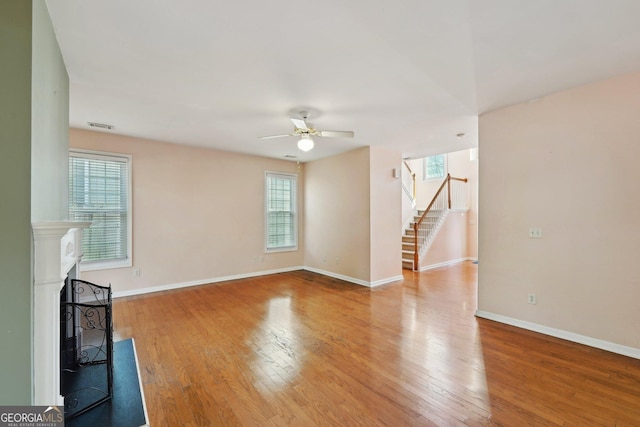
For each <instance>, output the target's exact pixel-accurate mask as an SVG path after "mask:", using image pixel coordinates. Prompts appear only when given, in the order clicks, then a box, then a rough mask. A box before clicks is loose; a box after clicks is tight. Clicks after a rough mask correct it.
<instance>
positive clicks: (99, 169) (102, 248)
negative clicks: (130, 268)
mask: <svg viewBox="0 0 640 427" xmlns="http://www.w3.org/2000/svg"><path fill="white" fill-rule="evenodd" d="M129 162H130V159H129V158H128V157H120V156H115V155H114V156H111V155H103V154H95V153H87V152H75V151H72V152H70V153H69V216H70V218H71V220H72V221H86V222H90V223H91V226H90V227H89V228H88V229H85V230H83V232H82V249H83V252H84V255H83V257H82V262H83V264H92V263H110V262H119V263H123V262H128V263H130V253H129V249H130V248H129V246H130V245H129V241H130V239H129V233H130V220H131V218H130V214H129V192H130V186H129ZM107 266H108V265H105V267H107Z"/></svg>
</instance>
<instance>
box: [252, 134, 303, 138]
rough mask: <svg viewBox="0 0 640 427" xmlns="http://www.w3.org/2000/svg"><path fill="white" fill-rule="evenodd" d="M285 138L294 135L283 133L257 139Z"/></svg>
mask: <svg viewBox="0 0 640 427" xmlns="http://www.w3.org/2000/svg"><path fill="white" fill-rule="evenodd" d="M285 136H295V135H294V134H292V133H284V134H282V135H269V136H259V137H258V139H271V138H283V137H285Z"/></svg>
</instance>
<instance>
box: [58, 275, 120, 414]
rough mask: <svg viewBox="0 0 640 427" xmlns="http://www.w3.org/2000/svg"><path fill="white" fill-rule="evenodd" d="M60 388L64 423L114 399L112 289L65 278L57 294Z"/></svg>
mask: <svg viewBox="0 0 640 427" xmlns="http://www.w3.org/2000/svg"><path fill="white" fill-rule="evenodd" d="M60 386H61V387H60V388H61V393H62V395H63V396H64V415H65V419H71V418H73V417H75V416H78V415H81V414H83V413H84V412H86V411H89V410H90V409H93V408H95V407H96V406H98V405H100V404H102V403H104V402H106V401H108V400H109V399H111V397H112V395H113V322H112V311H111V287H110V286H100V285H96V284H94V283H90V282H87V281H84V280H80V279H71V278H68V279H67V280H66V283H65V285H64V287H63V288H62V291H61V292H60Z"/></svg>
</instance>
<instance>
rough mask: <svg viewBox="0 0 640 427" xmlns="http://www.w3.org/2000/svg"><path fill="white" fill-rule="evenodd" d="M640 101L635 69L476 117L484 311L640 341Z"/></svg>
mask: <svg viewBox="0 0 640 427" xmlns="http://www.w3.org/2000/svg"><path fill="white" fill-rule="evenodd" d="M639 111H640V74H638V73H636V74H632V75H626V76H622V77H618V78H614V79H610V80H607V81H602V82H599V83H596V84H592V85H588V86H582V87H578V88H575V89H572V90H568V91H564V92H561V93H558V94H554V95H551V96H547V97H545V98H542V99H540V100H539V101H537V102H531V103H524V104H518V105H515V106H512V107H509V108H505V109H501V110H498V111H494V112H491V113H487V114H484V115H482V116H481V117H480V146H481V148H482V168H481V170H480V199H481V201H480V221H481V222H480V250H479V254H480V265H479V297H478V299H479V301H478V308H479V310H480V311H481V312H485V313H491V314H496V315H500V316H506V317H507V318H510V319H516V320H518V321H523V322H529V323H531V324H536V325H542V326H544V327H548V328H554V329H557V330H560V331H567V332H570V333H572V334H578V335H580V336H585V337H589V338H593V339H596V340H603V341H605V342H609V343H614V344H617V345H621V346H627V347H631V348H635V349H640V333H638V325H640V309H639V302H640V263H639V262H638V255H639V254H640V220H639V219H638V209H640V191H638V181H639V180H640V168H639V167H638V159H640V136H639V135H640V119H639V118H638V112H639ZM529 227H542V229H543V238H542V239H530V238H528V229H529ZM528 293H535V294H536V295H537V304H536V305H530V304H527V294H528ZM637 354H640V352H638V353H637Z"/></svg>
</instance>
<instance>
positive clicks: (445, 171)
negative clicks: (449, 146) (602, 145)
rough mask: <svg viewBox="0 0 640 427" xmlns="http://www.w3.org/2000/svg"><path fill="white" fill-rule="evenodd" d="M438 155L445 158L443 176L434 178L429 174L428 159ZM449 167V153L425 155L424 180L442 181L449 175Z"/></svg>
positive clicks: (423, 165) (423, 163) (423, 160)
mask: <svg viewBox="0 0 640 427" xmlns="http://www.w3.org/2000/svg"><path fill="white" fill-rule="evenodd" d="M436 156H442V158H443V159H444V170H443V175H442V176H437V177H433V178H429V177H428V176H427V159H428V158H430V157H436ZM448 167H449V165H448V156H447V154H434V155H432V156H427V157H424V158H423V159H422V181H423V182H429V181H442V180H443V179H444V178H446V176H447V172H448Z"/></svg>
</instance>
